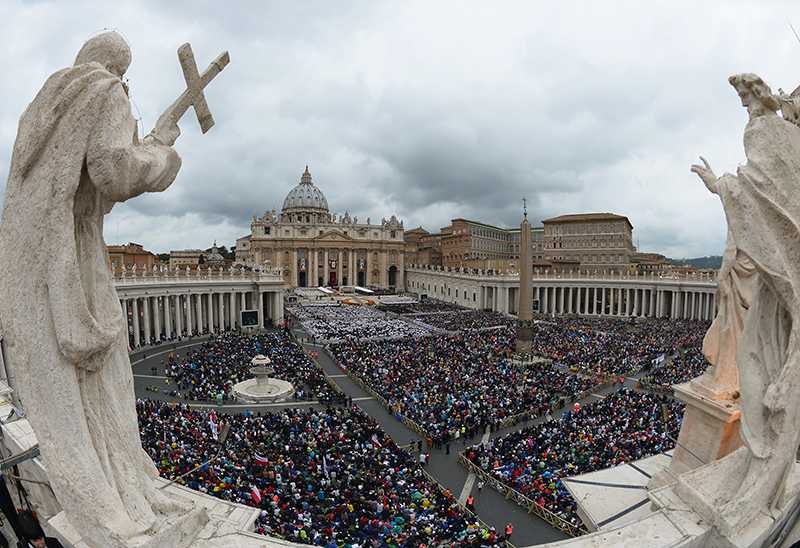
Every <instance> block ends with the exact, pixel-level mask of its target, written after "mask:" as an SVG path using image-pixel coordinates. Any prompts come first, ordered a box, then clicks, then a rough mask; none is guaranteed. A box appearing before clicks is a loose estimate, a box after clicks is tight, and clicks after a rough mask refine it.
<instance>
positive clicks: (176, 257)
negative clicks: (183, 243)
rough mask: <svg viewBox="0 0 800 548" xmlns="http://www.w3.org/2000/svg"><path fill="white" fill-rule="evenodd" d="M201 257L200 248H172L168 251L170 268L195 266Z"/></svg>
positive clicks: (198, 264)
mask: <svg viewBox="0 0 800 548" xmlns="http://www.w3.org/2000/svg"><path fill="white" fill-rule="evenodd" d="M202 257H203V250H202V249H174V250H172V251H170V252H169V267H170V268H186V267H187V266H188V267H189V268H190V269H194V268H197V267H198V266H200V263H201V259H202Z"/></svg>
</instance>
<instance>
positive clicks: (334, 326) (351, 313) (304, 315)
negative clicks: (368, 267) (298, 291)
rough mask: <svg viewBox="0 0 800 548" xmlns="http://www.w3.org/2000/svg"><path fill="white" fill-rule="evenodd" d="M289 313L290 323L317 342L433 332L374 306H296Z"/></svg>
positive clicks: (412, 335) (417, 334) (289, 308)
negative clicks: (299, 326) (298, 326)
mask: <svg viewBox="0 0 800 548" xmlns="http://www.w3.org/2000/svg"><path fill="white" fill-rule="evenodd" d="M286 311H287V314H288V315H289V316H290V320H291V321H293V322H294V321H296V322H298V323H299V324H300V325H301V326H302V327H303V330H304V331H305V332H306V333H307V334H308V335H310V336H311V337H312V338H313V339H314V340H317V341H325V342H338V341H343V340H353V339H357V340H364V339H385V338H401V337H415V336H416V337H419V336H423V335H427V334H429V332H430V331H429V330H428V329H427V328H426V327H425V326H423V325H419V324H418V323H416V322H412V321H404V320H402V319H399V318H396V317H394V316H392V315H390V314H387V313H385V312H381V311H380V310H378V309H377V308H375V307H371V306H357V305H339V304H336V305H296V306H291V307H288V308H287V310H286Z"/></svg>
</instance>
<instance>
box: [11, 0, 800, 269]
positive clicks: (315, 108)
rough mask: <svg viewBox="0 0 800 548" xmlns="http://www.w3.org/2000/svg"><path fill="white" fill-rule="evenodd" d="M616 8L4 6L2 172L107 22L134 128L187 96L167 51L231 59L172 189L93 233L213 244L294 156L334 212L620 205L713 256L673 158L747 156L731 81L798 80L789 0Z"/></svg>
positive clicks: (275, 189)
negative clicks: (742, 75)
mask: <svg viewBox="0 0 800 548" xmlns="http://www.w3.org/2000/svg"><path fill="white" fill-rule="evenodd" d="M613 6H614V9H611V8H609V4H605V3H604V4H603V5H602V6H600V5H594V4H591V5H587V4H586V3H584V2H559V3H558V4H557V5H556V4H553V5H541V4H537V5H533V4H530V3H527V2H519V3H506V4H503V5H502V8H498V6H496V5H493V4H487V3H482V2H470V3H467V4H464V3H462V2H458V3H447V2H436V3H430V2H411V3H404V4H396V3H381V2H336V3H333V2H314V3H284V2H280V3H279V2H270V3H264V2H260V1H247V2H236V3H225V4H220V3H219V2H213V1H210V0H203V1H200V2H189V1H185V2H170V3H163V2H157V1H155V0H153V1H146V2H140V3H135V4H130V5H120V4H118V3H113V4H109V3H101V2H91V1H88V0H86V1H83V2H77V3H69V5H67V4H66V3H62V2H54V1H51V2H37V3H33V4H31V3H15V2H4V3H2V4H0V32H2V33H3V36H4V37H7V38H8V40H7V41H8V44H7V45H8V51H7V52H6V59H7V63H8V66H7V67H6V70H7V71H8V72H7V73H6V74H9V75H13V77H10V78H4V79H3V80H2V81H0V95H2V96H3V97H4V98H5V100H4V102H3V103H2V105H0V173H7V172H8V163H9V159H10V151H11V147H12V144H13V138H14V134H15V131H16V123H17V120H18V118H19V115H20V114H21V112H22V111H23V109H24V108H25V106H26V105H27V103H28V102H29V101H30V100H31V99H32V98H33V96H34V94H35V93H36V91H37V90H38V89H39V87H40V86H41V85H42V83H43V82H44V79H45V78H46V77H47V76H48V75H49V74H51V73H52V72H54V71H55V70H57V69H59V68H62V67H63V66H66V65H68V64H69V63H71V62H72V60H73V58H74V55H75V52H77V50H78V48H79V47H80V45H81V43H82V42H83V41H84V40H85V39H86V38H88V37H89V36H90V35H91V34H93V33H94V32H97V31H98V30H100V29H102V28H103V27H116V28H119V29H120V30H121V31H122V32H123V33H124V35H125V36H126V37H127V38H128V40H129V41H130V42H131V44H132V48H133V54H134V60H133V65H132V66H131V69H130V71H129V74H128V77H129V79H130V84H131V90H132V98H133V103H134V112H135V113H136V115H137V116H138V115H140V116H141V118H142V125H143V131H148V130H149V129H150V126H151V125H152V124H153V122H154V121H155V119H156V118H157V117H158V114H159V113H160V112H161V109H163V108H164V107H165V106H167V105H168V104H169V103H170V102H171V100H172V99H173V98H174V96H175V95H176V94H177V93H179V92H180V91H181V89H182V86H183V81H182V76H181V72H180V69H179V67H178V64H177V59H176V56H175V49H176V47H177V46H178V45H179V44H180V43H182V42H185V41H189V42H191V43H192V45H193V48H194V51H195V54H196V56H197V61H198V64H199V65H200V66H201V70H202V68H203V67H204V66H205V64H206V63H208V62H209V61H210V60H211V59H212V58H213V57H214V56H215V55H216V54H217V53H218V52H219V51H220V50H222V49H228V50H230V52H231V57H232V63H231V65H230V66H229V67H228V68H227V69H226V71H225V72H224V73H223V74H222V75H221V76H220V77H219V79H218V80H217V81H215V82H214V83H213V84H212V85H211V86H210V87H209V88H208V90H207V98H208V102H209V105H210V107H211V109H212V111H213V113H214V116H215V118H216V120H217V126H216V127H215V128H214V129H213V130H212V131H211V132H210V133H209V134H207V135H200V134H199V131H198V129H197V122H196V121H195V120H193V119H191V116H192V114H191V113H189V114H188V115H187V117H186V118H185V119H184V120H183V121H182V123H181V128H182V131H183V134H182V136H181V138H180V139H179V141H178V143H177V149H178V151H179V152H180V154H181V156H182V158H183V161H184V163H183V168H182V170H181V173H180V174H179V176H178V179H177V180H176V182H175V183H174V184H173V186H172V187H171V188H170V189H169V190H168V191H166V192H165V193H163V194H158V195H148V196H142V197H139V198H136V199H134V200H131V201H130V202H129V203H128V204H125V205H124V206H120V207H117V208H116V209H115V211H114V212H113V213H112V214H111V216H110V218H109V222H108V225H107V226H108V230H107V238H108V239H109V240H110V241H117V240H125V239H131V240H135V241H139V242H141V243H144V244H145V245H147V246H149V247H152V248H153V249H156V250H166V249H169V248H178V247H205V246H207V245H208V243H209V242H208V241H209V240H210V239H213V238H214V237H217V238H218V239H219V240H220V241H221V242H226V243H227V244H228V245H230V243H232V239H233V238H235V237H237V236H240V235H242V234H244V233H246V232H247V230H248V222H249V219H250V217H251V216H252V215H253V214H261V213H262V212H263V211H265V210H267V209H271V208H273V207H274V208H280V206H281V204H282V201H283V198H284V196H285V194H286V193H287V192H288V191H289V189H290V188H291V187H293V186H294V185H295V184H296V183H297V181H298V179H299V176H300V173H301V172H302V170H303V167H304V166H305V165H306V164H309V166H310V169H311V172H312V175H313V176H314V179H315V181H316V182H317V183H318V185H319V186H320V188H322V189H323V191H324V192H325V193H326V195H327V197H328V202H329V204H330V205H331V207H332V208H333V209H334V210H336V211H338V212H344V211H345V210H349V211H350V213H351V214H354V215H358V216H359V217H360V218H362V219H363V218H366V217H368V216H369V217H371V218H372V219H373V220H379V219H380V218H381V217H382V216H389V215H391V214H397V215H398V216H399V217H401V218H403V219H405V220H406V226H416V225H424V226H425V227H426V228H428V229H429V230H436V229H438V228H440V227H442V226H445V225H446V224H447V223H448V221H449V219H451V218H453V217H469V218H475V219H478V220H482V221H484V222H488V223H493V224H499V225H505V226H513V225H516V224H518V222H519V216H520V209H521V207H520V202H521V198H522V197H523V196H526V197H527V198H528V199H529V204H530V209H531V215H532V218H534V219H537V218H538V219H541V218H545V217H548V216H550V215H556V214H560V213H566V212H573V211H588V210H610V211H616V212H618V213H623V214H626V215H628V216H629V217H630V218H631V220H632V221H633V223H634V226H635V234H636V236H637V237H638V238H639V240H640V242H641V246H642V248H644V249H647V250H652V251H660V252H664V253H667V254H670V255H673V256H682V255H705V254H715V253H719V252H720V251H721V248H722V243H723V242H724V236H725V227H724V217H723V216H722V215H721V209H720V206H719V203H718V202H717V201H716V200H715V199H713V197H710V196H708V195H707V193H706V192H705V190H704V189H702V188H699V187H698V185H697V181H696V179H695V178H694V176H693V175H692V174H691V173H689V172H688V164H689V163H691V162H692V161H694V158H696V156H697V155H699V154H703V155H706V156H708V157H709V158H710V159H711V160H712V163H713V164H714V166H715V168H716V169H717V170H718V171H720V172H722V171H726V170H727V171H732V170H733V169H735V166H736V163H738V162H742V161H744V156H743V154H742V149H741V130H742V127H743V123H744V120H745V117H744V113H743V111H742V110H741V107H740V106H739V105H738V103H737V100H736V97H735V95H734V94H733V93H732V91H731V90H730V89H729V87H728V85H727V82H726V78H727V76H728V75H729V74H731V73H733V72H741V71H756V72H758V73H760V74H761V75H762V76H763V77H765V79H767V81H768V82H770V83H771V84H772V85H773V88H777V87H779V86H782V87H784V89H793V88H794V86H795V85H796V84H797V83H798V76H797V73H796V71H795V70H793V67H794V66H795V63H794V61H795V60H796V58H797V56H798V55H799V54H800V53H798V51H800V50H799V49H798V46H797V44H796V41H795V39H794V37H793V36H791V33H790V32H789V31H788V29H787V28H786V18H787V17H788V18H789V19H790V20H794V21H795V22H798V23H800V6H797V5H795V4H794V3H790V2H781V3H777V4H770V5H769V6H768V7H767V6H765V5H764V4H763V3H760V2H756V1H753V2H735V3H727V4H725V5H719V4H714V5H712V4H699V5H698V4H697V3H695V2H690V1H689V0H685V1H683V2H672V3H669V4H663V5H651V6H649V8H648V10H642V9H641V5H640V4H639V3H638V2H634V1H630V2H615V3H614V4H613ZM689 12H691V13H692V14H693V16H692V17H691V18H687V17H686V13H689ZM766 51H769V52H770V55H765V52H766Z"/></svg>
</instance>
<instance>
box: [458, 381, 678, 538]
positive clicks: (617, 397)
mask: <svg viewBox="0 0 800 548" xmlns="http://www.w3.org/2000/svg"><path fill="white" fill-rule="evenodd" d="M682 418H683V404H682V403H680V402H677V401H675V400H673V399H671V398H668V397H667V396H663V395H658V394H652V393H641V392H634V391H632V390H629V389H627V388H622V389H620V390H619V391H618V392H616V393H614V394H611V395H609V396H607V397H605V398H604V399H602V400H600V401H597V402H593V403H591V404H588V405H584V406H583V407H577V406H576V407H575V408H574V409H570V410H568V411H566V412H565V413H564V414H563V415H562V416H561V417H560V418H559V419H558V420H548V421H545V422H543V423H540V424H537V425H535V426H532V427H529V428H526V429H524V430H520V431H519V432H513V433H511V434H508V435H506V436H503V437H500V438H496V439H493V440H490V441H488V442H486V443H484V444H480V445H476V446H472V447H469V448H468V449H467V450H466V451H465V456H466V458H467V459H469V460H470V461H472V462H473V463H475V464H476V465H478V466H480V468H481V469H483V470H484V471H485V472H487V473H488V474H490V475H491V477H493V478H495V479H497V480H498V481H500V482H501V483H503V484H505V485H507V486H509V487H511V488H513V489H515V490H516V491H518V492H520V493H522V494H523V495H526V496H527V497H528V498H530V499H532V500H533V501H534V502H535V503H536V504H537V505H539V506H540V507H542V508H544V509H546V510H549V511H550V512H552V513H554V514H556V515H557V516H559V517H560V518H561V519H563V520H564V521H566V522H568V523H570V524H572V525H575V526H580V525H581V522H580V519H579V517H578V515H577V513H576V509H577V505H576V503H575V501H574V499H573V498H572V497H571V496H570V494H569V492H568V491H567V490H566V488H565V487H564V485H563V484H562V483H561V479H562V478H566V477H569V476H576V475H579V474H584V473H587V472H593V471H595V470H600V469H603V468H609V467H612V466H616V465H618V464H622V463H625V462H630V461H635V460H638V459H642V458H645V457H648V456H651V455H654V454H657V453H661V452H663V451H667V450H669V449H672V448H673V447H674V442H673V441H672V440H673V439H676V438H677V435H678V430H680V425H681V420H682Z"/></svg>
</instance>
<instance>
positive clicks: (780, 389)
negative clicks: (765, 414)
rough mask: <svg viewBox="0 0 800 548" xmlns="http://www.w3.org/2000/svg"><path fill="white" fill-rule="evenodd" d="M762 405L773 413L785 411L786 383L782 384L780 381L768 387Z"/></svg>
mask: <svg viewBox="0 0 800 548" xmlns="http://www.w3.org/2000/svg"><path fill="white" fill-rule="evenodd" d="M762 403H763V404H764V407H766V408H767V409H769V411H770V412H771V413H777V412H780V411H784V410H785V409H786V404H787V393H786V383H785V382H780V379H779V380H778V381H777V382H773V383H771V384H770V385H769V386H768V387H767V392H766V393H765V394H764V400H763V402H762Z"/></svg>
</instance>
